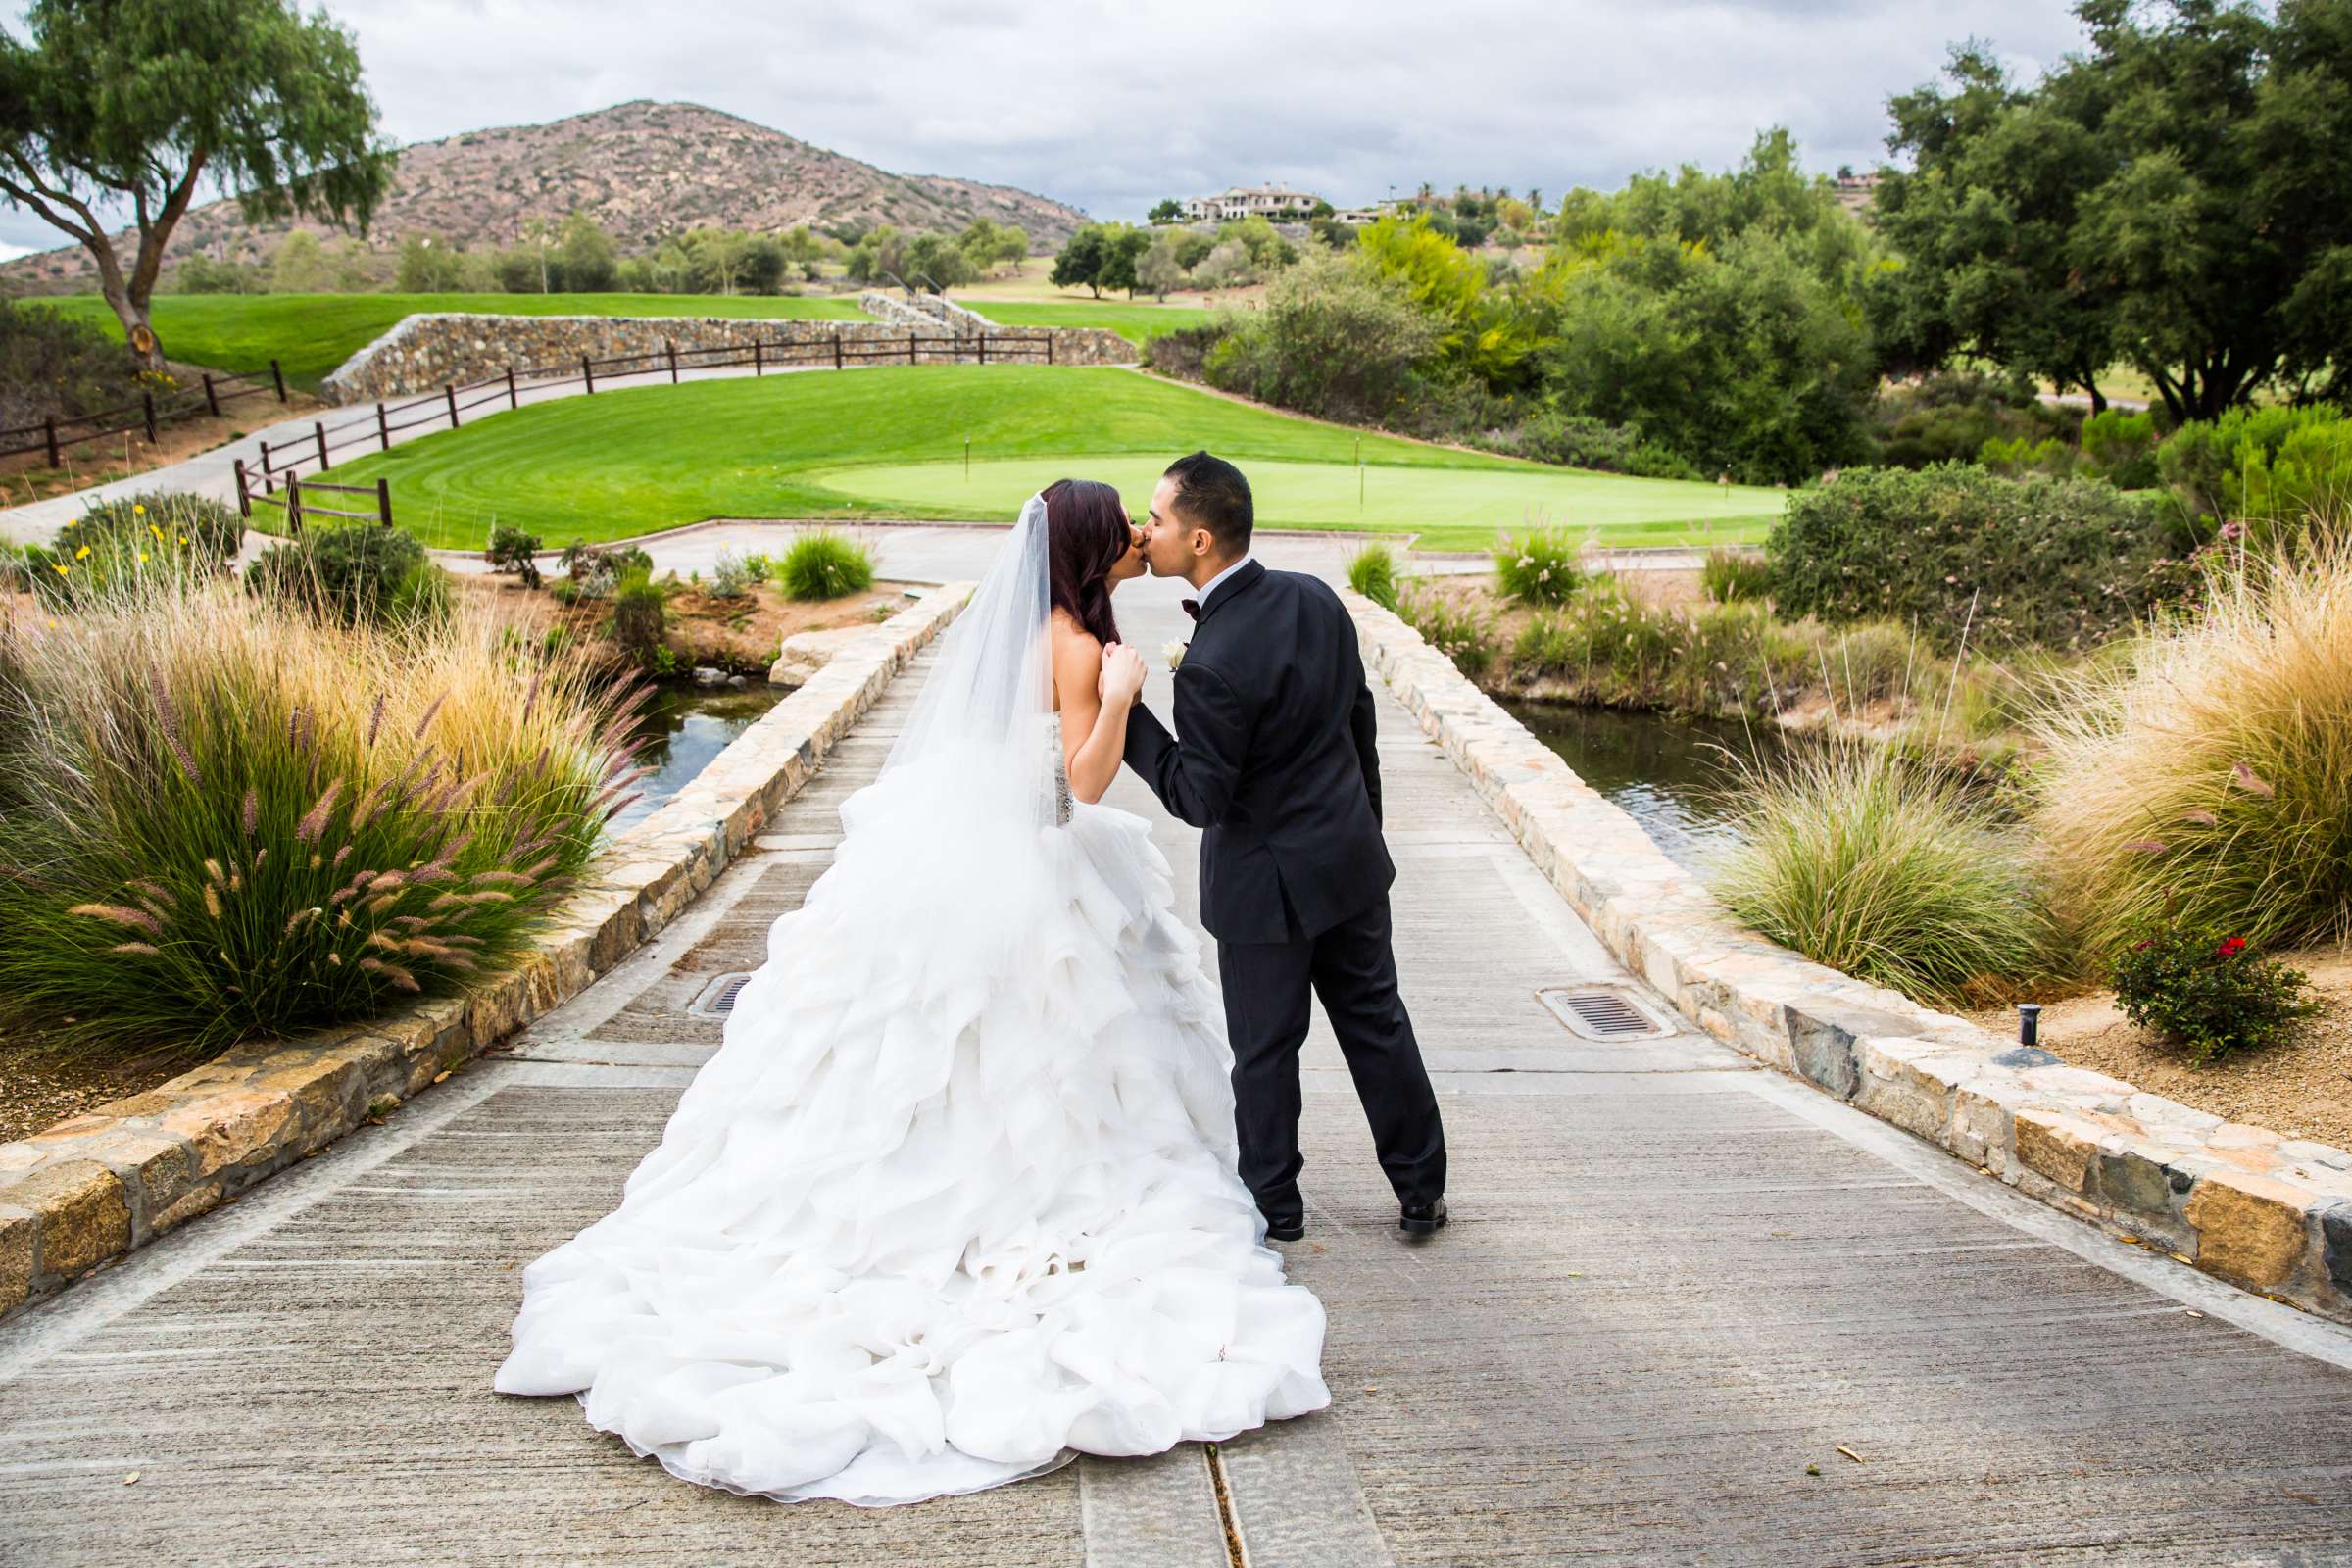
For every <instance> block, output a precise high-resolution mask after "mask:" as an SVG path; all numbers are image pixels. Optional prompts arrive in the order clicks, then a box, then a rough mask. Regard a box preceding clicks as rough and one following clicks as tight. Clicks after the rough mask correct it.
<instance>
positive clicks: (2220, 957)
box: [2115, 926, 2319, 1061]
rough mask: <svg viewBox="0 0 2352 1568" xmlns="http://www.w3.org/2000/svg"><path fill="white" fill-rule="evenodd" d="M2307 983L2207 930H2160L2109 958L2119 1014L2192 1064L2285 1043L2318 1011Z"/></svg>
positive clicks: (2242, 940)
mask: <svg viewBox="0 0 2352 1568" xmlns="http://www.w3.org/2000/svg"><path fill="white" fill-rule="evenodd" d="M2306 984H2307V982H2306V978H2305V976H2304V974H2303V972H2302V971H2301V970H2299V969H2290V968H2288V967H2287V966H2286V965H2285V964H2283V963H2280V962H2278V960H2277V959H2274V958H2264V957H2259V956H2256V954H2255V953H2254V951H2253V949H2252V948H2251V947H2250V946H2249V945H2248V944H2247V942H2246V940H2245V938H2243V937H2231V936H2224V935H2222V934H2220V933H2219V932H2217V931H2215V930H2214V929H2213V928H2211V927H2209V926H2160V927H2158V928H2156V929H2155V930H2152V931H2150V932H2149V933H2148V934H2147V935H2146V936H2143V937H2141V938H2140V939H2139V940H2138V941H2136V942H2134V943H2132V944H2131V946H2130V947H2128V948H2126V949H2125V950H2124V951H2123V954H2122V955H2121V956H2119V957H2117V959H2116V960H2115V1000H2116V1005H2118V1006H2120V1007H2122V1008H2123V1010H2124V1016H2125V1017H2127V1018H2129V1019H2131V1021H2132V1022H2133V1023H2135V1024H2138V1025H2139V1026H2140V1027H2141V1028H2143V1029H2154V1030H2156V1031H2158V1032H2159V1033H2161V1034H2162V1035H2163V1036H2164V1037H2165V1038H2166V1039H2167V1040H2169V1041H2171V1042H2172V1043H2173V1044H2175V1045H2177V1046H2181V1047H2185V1048H2186V1049H2187V1051H2188V1054H2190V1055H2191V1056H2193V1057H2194V1058H2195V1059H2197V1060H2198V1061H2215V1060H2219V1059H2220V1058H2221V1057H2223V1056H2227V1055H2228V1054H2229V1053H2231V1052H2232V1051H2242V1050H2255V1049H2259V1048H2261V1047H2263V1046H2268V1045H2275V1044H2277V1043H2278V1041H2279V1040H2281V1039H2283V1038H2285V1036H2286V1035H2287V1033H2288V1031H2289V1030H2290V1029H2291V1027H2292V1026H2293V1023H2294V1021H2295V1020H2296V1019H2297V1018H2307V1017H2309V1016H2311V1015H2312V1014H2313V1013H2315V1012H2317V1011H2318V1010H2319V1006H2318V1005H2317V1004H2316V1003H2314V1002H2313V1001H2311V999H2310V998H2309V996H2308V995H2306Z"/></svg>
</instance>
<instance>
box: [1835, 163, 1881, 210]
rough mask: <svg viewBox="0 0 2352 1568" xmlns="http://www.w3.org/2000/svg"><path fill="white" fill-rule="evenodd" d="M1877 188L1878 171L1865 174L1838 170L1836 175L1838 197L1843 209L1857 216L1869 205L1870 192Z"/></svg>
mask: <svg viewBox="0 0 2352 1568" xmlns="http://www.w3.org/2000/svg"><path fill="white" fill-rule="evenodd" d="M1878 188H1879V174H1878V171H1876V170H1872V171H1871V172H1869V173H1867V174H1855V173H1847V172H1840V173H1839V174H1838V200H1839V201H1840V202H1842V203H1844V204H1845V210H1846V211H1847V212H1849V213H1853V214H1855V215H1857V216H1859V215H1860V214H1861V213H1862V211H1863V210H1864V209H1865V208H1867V207H1869V206H1870V199H1871V194H1872V193H1873V192H1874V191H1876V190H1877V189H1878Z"/></svg>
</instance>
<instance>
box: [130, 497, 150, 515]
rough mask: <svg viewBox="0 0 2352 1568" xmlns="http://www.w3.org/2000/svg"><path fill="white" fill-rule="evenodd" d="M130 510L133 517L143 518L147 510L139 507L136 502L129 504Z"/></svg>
mask: <svg viewBox="0 0 2352 1568" xmlns="http://www.w3.org/2000/svg"><path fill="white" fill-rule="evenodd" d="M130 510H131V512H132V514H133V515H136V516H141V517H144V516H145V515H147V509H146V508H145V507H143V506H140V505H139V504H138V503H137V502H135V501H134V502H132V503H131V504H130Z"/></svg>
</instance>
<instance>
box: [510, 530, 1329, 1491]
mask: <svg viewBox="0 0 2352 1568" xmlns="http://www.w3.org/2000/svg"><path fill="white" fill-rule="evenodd" d="M1044 541H1045V520H1044V508H1043V505H1042V504H1041V503H1039V502H1037V501H1034V500H1033V501H1032V502H1031V503H1030V505H1029V506H1028V507H1027V508H1026V509H1024V511H1023V514H1022V519H1021V522H1020V524H1019V525H1018V526H1017V527H1016V528H1015V530H1014V533H1013V535H1012V537H1011V539H1010V540H1008V542H1007V544H1006V546H1005V550H1004V552H1003V553H1002V555H1001V556H1000V558H999V561H998V564H997V566H996V567H995V568H994V569H992V571H991V572H990V574H989V577H988V579H987V581H985V582H984V583H983V584H982V585H981V588H980V590H979V592H978V593H976V594H975V595H974V596H973V601H972V603H971V605H970V606H969V607H968V608H967V610H966V611H965V613H964V614H963V615H962V616H961V617H960V618H959V619H958V621H957V622H956V625H955V626H954V627H952V628H951V629H950V632H949V634H948V643H947V645H946V647H945V650H944V652H943V657H942V659H941V662H940V665H939V668H938V669H937V670H936V671H935V672H934V673H933V675H932V677H931V679H930V681H929V682H928V683H927V685H926V687H925V690H924V692H923V695H922V697H921V698H920V699H919V700H918V703H917V706H916V711H915V715H914V717H913V719H912V720H911V721H910V722H909V725H908V727H907V732H906V734H905V735H904V736H903V737H902V739H901V740H900V742H899V743H898V745H897V747H896V748H895V749H894V751H893V753H892V756H891V760H890V762H889V764H888V765H886V766H885V768H884V770H883V772H882V774H881V776H880V777H879V779H877V781H876V782H875V783H873V784H872V785H870V786H868V787H867V788H865V789H863V790H860V791H858V793H857V794H856V795H853V796H852V797H850V799H849V800H848V801H847V802H845V803H844V805H843V806H842V809H841V815H842V826H843V830H844V836H843V839H842V842H841V845H840V848H839V850H838V851H837V854H836V858H835V860H834V863H833V865H832V866H831V867H830V868H828V869H827V871H826V872H825V874H824V875H823V876H822V877H820V878H819V879H818V880H817V882H816V884H815V886H814V887H812V888H811V889H810V890H809V896H808V899H807V901H806V903H805V905H804V906H803V907H801V908H800V909H797V910H794V911H792V912H790V913H787V914H785V915H783V916H782V917H781V918H779V919H778V920H777V921H776V923H775V926H774V928H773V931H772V933H771V935H770V938H769V944H768V958H767V962H766V964H765V966H763V967H762V968H761V969H760V971H759V972H758V973H756V974H755V975H754V976H753V977H752V978H751V980H750V981H749V982H748V983H747V984H746V985H745V986H744V988H743V991H742V993H741V994H740V996H739V998H738V1000H737V1002H736V1004H735V1010H734V1012H733V1014H732V1015H731V1016H730V1018H729V1019H728V1022H727V1025H726V1031H725V1036H724V1040H723V1043H722V1045H721V1046H720V1048H719V1050H718V1053H717V1054H715V1055H713V1056H712V1057H711V1060H710V1061H709V1062H708V1063H707V1064H706V1065H705V1066H704V1067H703V1069H702V1070H701V1072H700V1073H698V1074H697V1075H696V1077H695V1079H694V1081H693V1083H691V1084H690V1085H688V1087H687V1089H686V1092H685V1095H684V1097H683V1098H682V1099H681V1100H680V1101H679V1103H678V1107H677V1110H676V1112H675V1113H674V1114H673V1115H672V1116H671V1117H670V1120H669V1124H668V1127H667V1128H666V1130H665V1131H664V1133H663V1135H662V1143H661V1145H660V1147H659V1148H657V1149H655V1150H654V1151H653V1152H651V1153H649V1154H648V1155H646V1157H645V1159H644V1161H643V1162H642V1163H641V1164H640V1165H639V1166H638V1167H637V1169H636V1171H635V1173H634V1174H633V1175H631V1176H630V1177H629V1180H628V1184H627V1188H626V1193H625V1196H624V1198H623V1200H622V1201H621V1205H620V1207H619V1208H618V1209H617V1210H616V1211H614V1212H613V1213H612V1214H610V1215H608V1216H606V1217H605V1218H604V1219H601V1220H599V1221H597V1222H596V1223H595V1224H593V1225H591V1226H590V1227H588V1228H587V1229H586V1230H584V1231H582V1232H580V1233H579V1235H577V1236H576V1237H574V1238H573V1239H572V1240H570V1241H569V1242H566V1243H564V1245H563V1246H561V1247H559V1248H557V1249H556V1250H554V1251H552V1252H549V1253H548V1254H547V1255H546V1256H544V1257H542V1258H540V1259H539V1260H538V1261H537V1262H535V1263H532V1264H531V1265H530V1266H529V1268H528V1269H527V1270H526V1271H525V1273H524V1275H523V1302H522V1307H521V1311H520V1313H519V1314H518V1315H517V1317H516V1318H515V1326H514V1348H513V1351H512V1353H511V1354H510V1355H509V1356H508V1357H507V1359H506V1363H505V1364H504V1365H503V1366H502V1367H501V1368H500V1369H499V1372H498V1376H497V1380H496V1387H497V1388H498V1389H499V1390H500V1391H502V1392H505V1393H509V1394H530V1395H555V1394H577V1395H578V1396H579V1397H580V1399H581V1401H582V1403H583V1404H584V1405H585V1406H586V1409H587V1416H588V1420H589V1421H590V1422H591V1423H592V1424H594V1425H595V1426H597V1427H599V1428H602V1429H603V1430H605V1431H607V1432H611V1433H613V1434H615V1435H617V1436H619V1437H620V1438H621V1439H623V1440H624V1441H625V1442H626V1443H627V1444H628V1445H629V1446H630V1447H631V1448H633V1449H634V1450H636V1451H637V1452H638V1453H639V1454H650V1455H652V1456H653V1457H655V1458H658V1459H659V1460H661V1462H662V1464H663V1465H664V1466H666V1467H667V1468H668V1469H669V1470H670V1471H671V1472H672V1473H673V1474H675V1475H678V1476H680V1477H683V1478H684V1479H686V1480H689V1481H695V1482H700V1483H703V1484H705V1485H709V1486H714V1487H724V1488H726V1489H728V1490H730V1491H734V1492H739V1493H747V1494H763V1495H768V1496H773V1497H778V1498H788V1499H797V1498H812V1497H835V1498H840V1499H842V1500H844V1501H848V1502H854V1503H861V1504H883V1503H896V1502H909V1501H914V1500H917V1499H920V1498H925V1497H932V1496H938V1495H943V1494H949V1493H961V1492H971V1491H976V1490H978V1489H980V1488H984V1487H992V1486H997V1485H1001V1484H1003V1483H1005V1482H1009V1481H1017V1480H1020V1479H1021V1478H1023V1477H1026V1476H1033V1475H1036V1474H1039V1473H1041V1472H1043V1471H1046V1470H1050V1469H1053V1468H1054V1467H1055V1466H1056V1465H1059V1464H1062V1463H1064V1462H1066V1461H1067V1460H1069V1459H1070V1458H1071V1457H1073V1456H1074V1454H1075V1452H1077V1451H1084V1452H1089V1453H1099V1454H1146V1453H1156V1452H1159V1451H1161V1450H1163V1449H1166V1448H1168V1447H1170V1446H1173V1445H1175V1444H1177V1443H1179V1442H1184V1441H1188V1440H1206V1441H1213V1440H1218V1439H1223V1438H1228V1437H1231V1436H1233V1435H1234V1434H1235V1433H1238V1432H1241V1431H1244V1430H1247V1429H1249V1428H1252V1427H1256V1426H1259V1425H1262V1424H1263V1423H1265V1422H1267V1421H1270V1420H1276V1419H1280V1418H1283V1417H1287V1416H1294V1415H1299V1414H1301V1413H1303V1412H1306V1411H1309V1410H1316V1409H1320V1408H1322V1407H1323V1406H1324V1405H1325V1404H1327V1403H1328V1402H1329V1400H1330V1395H1329V1392H1328V1391H1327V1390H1326V1388H1325V1387H1324V1384H1323V1379H1322V1374H1321V1371H1320V1362H1321V1355H1322V1346H1323V1330H1324V1317H1323V1308H1322V1304H1321V1303H1320V1302H1319V1301H1317V1300H1316V1299H1315V1298H1314V1297H1313V1295H1311V1294H1310V1293H1309V1292H1307V1291H1306V1290H1305V1289H1304V1288H1302V1287H1299V1286H1294V1285H1288V1284H1286V1283H1285V1282H1284V1278H1283V1261H1282V1258H1281V1256H1280V1254H1278V1253H1276V1252H1275V1251H1273V1250H1271V1249H1269V1248H1267V1247H1266V1246H1264V1244H1263V1239H1264V1233H1265V1224H1264V1221H1263V1220H1262V1219H1261V1218H1260V1217H1259V1215H1258V1213H1257V1209H1256V1205H1255V1204H1254V1203H1253V1202H1252V1201H1251V1199H1250V1193H1249V1191H1248V1190H1247V1189H1246V1188H1245V1187H1243V1185H1242V1184H1241V1182H1240V1180H1239V1179H1238V1178H1237V1177H1236V1175H1235V1174H1234V1151H1233V1136H1234V1135H1233V1100H1232V1091H1231V1088H1230V1086H1229V1084H1228V1082H1227V1078H1226V1074H1227V1071H1228V1068H1229V1066H1230V1060H1231V1058H1230V1054H1229V1052H1228V1050H1227V1047H1226V1044H1225V1031H1224V1024H1223V1016H1222V1010H1221V1007H1220V1005H1219V1000H1218V997H1217V993H1216V989H1215V987H1214V986H1213V985H1212V984H1211V983H1210V982H1209V980H1208V979H1207V977H1206V976H1205V975H1204V974H1203V972H1202V970H1201V953H1200V948H1199V945H1198V942H1197V941H1196V939H1195V937H1194V936H1193V934H1192V932H1191V930H1190V929H1189V928H1188V927H1187V926H1186V925H1185V923H1184V922H1183V921H1182V920H1181V919H1180V918H1179V917H1178V915H1177V914H1176V912H1175V908H1174V900H1173V896H1172V892H1171V887H1170V882H1169V874H1168V865H1167V861H1166V860H1165V858H1162V856H1161V855H1160V852H1159V850H1158V849H1157V847H1156V846H1155V845H1154V844H1153V843H1152V839H1151V837H1150V833H1149V829H1148V827H1147V825H1146V824H1145V823H1144V822H1143V821H1142V820H1141V819H1140V818H1138V817H1135V816H1133V815H1130V814H1128V813H1127V812H1124V811H1119V810H1115V809H1109V808H1106V807H1099V806H1088V805H1083V804H1080V805H1077V806H1075V807H1072V806H1071V805H1070V803H1069V799H1068V795H1067V785H1066V781H1064V780H1062V775H1061V767H1060V761H1061V752H1060V747H1059V742H1058V739H1057V727H1056V726H1055V724H1054V721H1053V720H1052V718H1051V715H1050V714H1049V713H1048V712H1047V711H1046V708H1047V701H1046V697H1047V688H1046V686H1045V685H1044V682H1045V681H1046V679H1047V678H1048V677H1047V676H1046V675H1045V666H1044V662H1043V660H1044V652H1043V648H1044V642H1045V638H1046V627H1045V610H1044V584H1045V552H1044ZM1057 785H1058V794H1059V800H1058V805H1057V803H1056V792H1057Z"/></svg>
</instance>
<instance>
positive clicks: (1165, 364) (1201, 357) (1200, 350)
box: [1144, 321, 1232, 381]
mask: <svg viewBox="0 0 2352 1568" xmlns="http://www.w3.org/2000/svg"><path fill="white" fill-rule="evenodd" d="M1231 330H1232V328H1231V327H1230V326H1228V325H1227V324H1226V323H1224V322H1222V321H1210V322H1208V323H1206V324H1205V325H1201V326H1180V327H1178V328H1176V329H1175V330H1174V331H1172V332H1162V333H1160V334H1159V335H1158V336H1157V337H1154V338H1153V339H1152V341H1151V342H1150V343H1147V344H1146V345H1145V346H1144V359H1145V361H1146V363H1148V364H1149V365H1150V366H1151V367H1152V368H1153V369H1154V370H1157V371H1158V372H1159V373H1160V374H1162V375H1172V376H1175V377H1177V378H1178V379H1179V380H1185V381H1201V380H1205V379H1207V365H1208V357H1209V355H1210V354H1211V353H1213V352H1214V351H1215V349H1216V347H1217V345H1218V344H1219V343H1222V342H1224V341H1225V336H1226V334H1227V333H1228V332H1230V331H1231Z"/></svg>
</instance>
